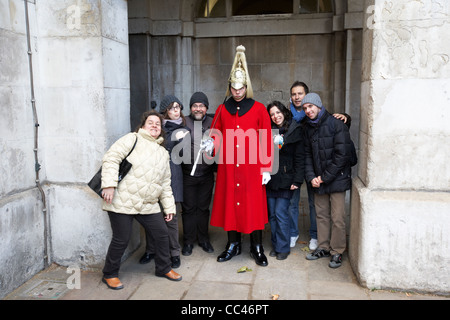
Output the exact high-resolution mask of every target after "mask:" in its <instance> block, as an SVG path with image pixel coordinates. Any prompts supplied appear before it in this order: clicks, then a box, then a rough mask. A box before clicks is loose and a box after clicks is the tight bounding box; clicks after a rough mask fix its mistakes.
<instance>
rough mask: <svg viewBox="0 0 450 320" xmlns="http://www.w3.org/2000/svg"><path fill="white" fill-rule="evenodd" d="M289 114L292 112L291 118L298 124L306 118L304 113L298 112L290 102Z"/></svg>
mask: <svg viewBox="0 0 450 320" xmlns="http://www.w3.org/2000/svg"><path fill="white" fill-rule="evenodd" d="M291 112H292V118H293V119H294V120H295V122H297V123H300V121H302V120H303V118H305V116H306V114H305V111H303V110H300V111H298V110H297V109H296V108H295V106H294V104H293V103H292V102H291Z"/></svg>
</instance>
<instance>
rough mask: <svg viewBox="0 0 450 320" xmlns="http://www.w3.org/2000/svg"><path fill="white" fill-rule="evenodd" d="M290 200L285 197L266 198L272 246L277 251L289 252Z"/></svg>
mask: <svg viewBox="0 0 450 320" xmlns="http://www.w3.org/2000/svg"><path fill="white" fill-rule="evenodd" d="M290 202H291V200H290V199H286V198H267V206H268V209H269V223H270V229H271V232H272V235H271V240H272V246H273V249H274V250H275V251H276V252H277V253H289V252H291V247H290V243H291V239H290V232H289V228H290V217H289V216H290V214H289V210H288V209H289V204H290Z"/></svg>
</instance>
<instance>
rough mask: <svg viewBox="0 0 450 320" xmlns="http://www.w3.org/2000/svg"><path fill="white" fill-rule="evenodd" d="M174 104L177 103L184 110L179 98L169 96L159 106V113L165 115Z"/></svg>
mask: <svg viewBox="0 0 450 320" xmlns="http://www.w3.org/2000/svg"><path fill="white" fill-rule="evenodd" d="M172 102H177V103H178V104H179V105H180V108H181V110H183V104H182V103H181V102H180V100H178V98H177V97H175V96H172V95H167V96H165V97H164V98H163V99H162V100H161V103H160V104H159V113H161V114H163V113H164V112H165V111H166V109H167V107H168V106H170V104H171V103H172Z"/></svg>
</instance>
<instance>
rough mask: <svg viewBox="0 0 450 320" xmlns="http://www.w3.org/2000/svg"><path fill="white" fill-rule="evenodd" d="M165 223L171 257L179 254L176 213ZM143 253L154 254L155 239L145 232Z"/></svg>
mask: <svg viewBox="0 0 450 320" xmlns="http://www.w3.org/2000/svg"><path fill="white" fill-rule="evenodd" d="M166 224H167V231H168V232H169V249H170V251H169V252H170V256H171V257H179V256H180V242H179V241H178V234H179V233H178V215H177V214H175V215H174V216H173V219H172V220H171V221H169V222H167V223H166ZM145 243H146V245H145V253H147V254H155V240H153V237H152V235H151V234H150V233H147V232H146V233H145Z"/></svg>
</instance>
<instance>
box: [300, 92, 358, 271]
mask: <svg viewBox="0 0 450 320" xmlns="http://www.w3.org/2000/svg"><path fill="white" fill-rule="evenodd" d="M302 108H303V110H304V111H305V113H306V117H305V120H304V129H305V130H304V133H305V156H306V158H305V177H306V180H307V181H308V182H311V184H312V187H313V189H314V192H315V196H314V205H315V207H316V214H317V232H318V248H317V249H316V250H315V251H314V252H313V253H310V254H308V255H307V256H306V259H308V260H316V259H319V258H322V257H329V256H330V255H331V256H332V257H331V261H330V264H329V266H330V267H331V268H338V267H340V266H341V263H342V253H343V252H344V251H345V249H346V232H345V192H346V191H347V190H349V189H350V187H351V165H350V150H351V139H350V134H349V132H348V128H347V126H346V125H345V124H344V123H343V122H342V121H340V120H337V119H336V118H334V117H333V116H332V115H331V114H330V113H328V112H327V110H326V109H325V108H324V107H323V105H322V101H321V99H320V97H319V95H317V94H316V93H309V94H307V95H306V96H305V98H304V99H303V101H302Z"/></svg>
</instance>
